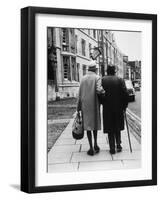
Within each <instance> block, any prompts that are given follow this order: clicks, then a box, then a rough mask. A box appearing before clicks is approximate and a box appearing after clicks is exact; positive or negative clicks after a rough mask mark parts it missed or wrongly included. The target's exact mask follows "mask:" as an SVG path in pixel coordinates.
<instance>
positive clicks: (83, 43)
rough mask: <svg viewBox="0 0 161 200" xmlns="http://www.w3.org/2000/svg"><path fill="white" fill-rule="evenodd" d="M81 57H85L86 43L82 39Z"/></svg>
mask: <svg viewBox="0 0 161 200" xmlns="http://www.w3.org/2000/svg"><path fill="white" fill-rule="evenodd" d="M81 44H82V55H83V56H86V41H85V40H84V39H82V42H81Z"/></svg>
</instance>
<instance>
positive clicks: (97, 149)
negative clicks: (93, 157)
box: [94, 145, 100, 153]
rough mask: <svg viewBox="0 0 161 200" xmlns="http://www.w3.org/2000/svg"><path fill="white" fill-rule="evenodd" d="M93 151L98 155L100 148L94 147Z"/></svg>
mask: <svg viewBox="0 0 161 200" xmlns="http://www.w3.org/2000/svg"><path fill="white" fill-rule="evenodd" d="M94 150H95V153H99V151H100V148H99V146H97V145H96V146H94Z"/></svg>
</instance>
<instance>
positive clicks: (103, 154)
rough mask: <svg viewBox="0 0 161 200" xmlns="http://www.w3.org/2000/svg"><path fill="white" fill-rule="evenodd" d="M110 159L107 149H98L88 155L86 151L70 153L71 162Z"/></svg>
mask: <svg viewBox="0 0 161 200" xmlns="http://www.w3.org/2000/svg"><path fill="white" fill-rule="evenodd" d="M105 160H112V157H111V155H110V154H109V153H108V151H100V152H99V153H98V154H95V155H94V156H89V155H88V154H87V152H78V153H73V154H72V159H71V162H92V161H105Z"/></svg>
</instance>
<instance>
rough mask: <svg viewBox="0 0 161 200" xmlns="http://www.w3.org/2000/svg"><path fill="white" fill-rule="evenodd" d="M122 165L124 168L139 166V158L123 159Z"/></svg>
mask: <svg viewBox="0 0 161 200" xmlns="http://www.w3.org/2000/svg"><path fill="white" fill-rule="evenodd" d="M122 162H123V166H124V168H126V169H137V168H141V160H123V161H122Z"/></svg>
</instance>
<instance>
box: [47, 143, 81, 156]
mask: <svg viewBox="0 0 161 200" xmlns="http://www.w3.org/2000/svg"><path fill="white" fill-rule="evenodd" d="M80 149H81V145H80V144H77V145H73V144H72V145H56V146H54V148H52V149H51V150H50V152H49V154H51V155H54V154H56V153H66V152H69V153H70V152H79V151H80Z"/></svg>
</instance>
